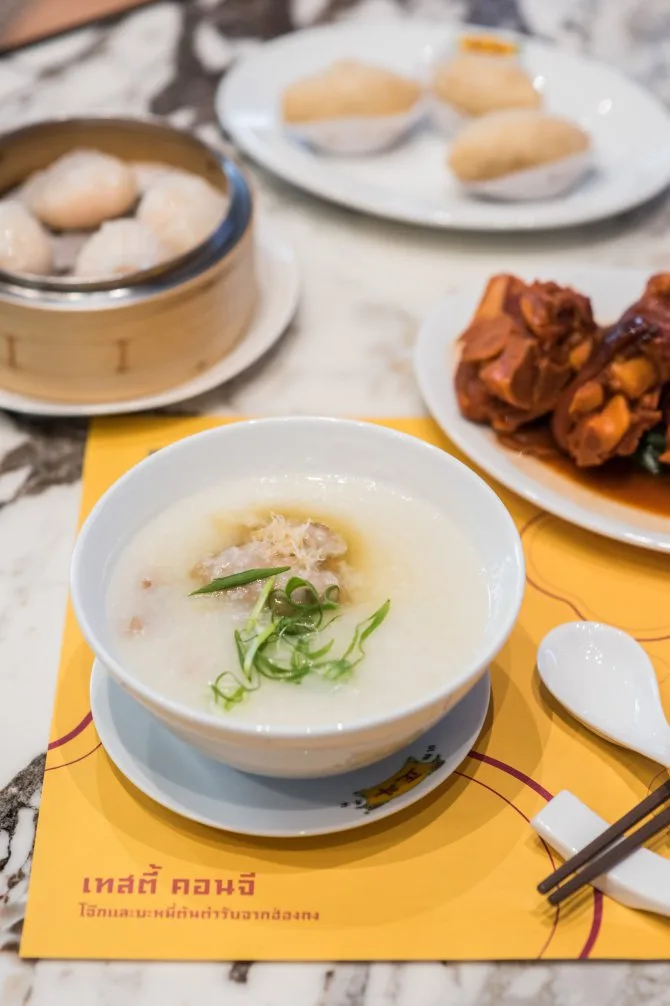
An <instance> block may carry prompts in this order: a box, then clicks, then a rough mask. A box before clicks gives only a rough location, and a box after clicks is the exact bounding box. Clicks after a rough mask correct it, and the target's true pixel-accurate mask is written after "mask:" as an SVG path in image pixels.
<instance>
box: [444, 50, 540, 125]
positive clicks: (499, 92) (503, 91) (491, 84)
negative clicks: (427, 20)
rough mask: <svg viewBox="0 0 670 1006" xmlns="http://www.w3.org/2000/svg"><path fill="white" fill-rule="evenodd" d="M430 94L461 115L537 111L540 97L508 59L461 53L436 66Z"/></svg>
mask: <svg viewBox="0 0 670 1006" xmlns="http://www.w3.org/2000/svg"><path fill="white" fill-rule="evenodd" d="M433 93H434V94H435V96H436V97H437V98H439V99H440V101H444V102H446V103H447V104H449V105H452V106H453V107H454V108H455V109H456V111H458V112H460V113H461V115H465V116H480V115H488V113H489V112H497V111H500V110H501V109H505V108H539V107H540V105H541V104H542V98H541V96H540V94H539V92H538V91H536V90H535V88H534V87H533V82H532V80H531V79H530V77H529V76H528V74H527V73H526V72H525V71H524V69H523V68H522V67H521V66H519V64H518V63H517V62H515V61H514V60H512V59H506V58H504V57H500V56H482V55H473V54H471V53H461V54H459V55H458V56H455V57H454V58H453V59H451V60H449V61H448V62H445V63H442V64H441V65H440V66H438V67H437V70H436V71H435V75H434V77H433Z"/></svg>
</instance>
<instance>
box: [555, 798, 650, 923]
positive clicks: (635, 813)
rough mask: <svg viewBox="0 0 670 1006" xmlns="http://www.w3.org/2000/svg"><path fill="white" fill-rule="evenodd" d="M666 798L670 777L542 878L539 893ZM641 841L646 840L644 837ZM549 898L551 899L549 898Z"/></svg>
mask: <svg viewBox="0 0 670 1006" xmlns="http://www.w3.org/2000/svg"><path fill="white" fill-rule="evenodd" d="M667 800H670V779H669V780H668V781H667V782H664V783H663V785H662V786H659V787H658V789H655V790H654V791H653V793H650V794H649V796H648V797H646V798H645V799H644V800H642V802H641V803H638V804H637V806H635V807H633V809H632V810H629V811H628V813H627V814H624V816H623V817H621V818H619V820H618V821H615V822H614V824H613V825H612V826H611V827H609V828H608V829H607V830H606V831H604V832H603V833H602V835H598V837H597V838H594V839H593V841H592V842H589V844H588V845H585V846H584V848H583V849H580V851H579V852H577V853H575V855H574V856H572V857H571V858H570V859H567V860H566V861H565V863H563V865H562V866H559V868H558V869H557V870H554V872H553V873H552V874H550V876H548V877H547V878H546V879H545V880H543V881H542V883H540V884H538V885H537V889H538V891H539V892H540V894H547V892H548V891H551V889H552V888H554V887H557V886H558V884H560V883H561V882H562V881H563V880H565V879H566V877H569V876H570V874H572V873H575V872H576V871H577V870H579V869H581V868H582V867H583V866H585V865H586V864H587V863H588V862H589V861H590V860H591V859H593V857H594V856H596V855H598V854H599V853H602V852H604V851H605V850H606V849H608V848H609V847H610V846H611V845H612V844H613V843H614V842H616V840H617V839H619V838H621V836H622V835H624V834H625V833H626V832H627V831H628V830H629V829H630V828H632V827H633V825H635V824H639V822H640V821H642V820H643V818H645V817H647V815H648V814H651V812H652V811H653V810H656V808H657V807H660V806H661V805H662V804H664V803H665V802H666V801H667ZM654 820H655V819H654ZM652 834H653V833H652ZM649 837H651V836H649ZM643 841H646V839H644V840H643ZM620 844H622V843H620ZM617 848H618V845H617ZM626 855H627V853H626ZM621 858H622V859H623V858H624V857H623V856H622V857H621ZM620 861H621V860H620V859H617V860H616V862H617V863H618V862H620ZM612 865H614V864H611V865H610V867H609V868H610V869H611V866H612ZM600 872H601V873H602V872H604V871H603V870H602V869H601V870H600ZM593 876H594V877H597V876H598V874H597V873H594V874H593ZM585 883H587V881H585ZM566 897H567V895H566ZM549 900H550V901H551V898H550V899H549ZM552 904H554V902H552Z"/></svg>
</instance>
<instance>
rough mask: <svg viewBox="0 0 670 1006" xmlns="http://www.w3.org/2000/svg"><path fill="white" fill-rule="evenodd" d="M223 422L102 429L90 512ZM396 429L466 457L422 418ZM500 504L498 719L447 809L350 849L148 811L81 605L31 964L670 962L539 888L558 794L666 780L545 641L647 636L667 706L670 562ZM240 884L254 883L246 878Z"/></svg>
mask: <svg viewBox="0 0 670 1006" xmlns="http://www.w3.org/2000/svg"><path fill="white" fill-rule="evenodd" d="M379 421H380V422H381V420H379ZM217 422H221V420H214V419H204V418H202V419H192V418H189V419H165V418H162V419H132V420H111V421H109V420H107V421H103V422H99V423H96V424H95V425H94V427H93V430H92V433H91V436H90V440H89V444H88V450H87V454H86V463H85V470H84V490H83V507H82V514H83V515H85V514H86V513H87V512H88V511H89V510H90V508H91V506H92V505H93V503H94V502H95V501H96V500H97V498H98V497H99V496H100V494H101V493H102V492H103V491H104V490H105V489H106V488H107V487H108V486H109V485H110V484H111V483H112V482H113V481H114V480H115V479H116V478H118V476H120V475H121V474H122V473H123V472H124V471H126V469H128V468H130V467H131V466H132V465H134V464H135V463H136V462H138V461H139V460H141V459H142V458H143V457H145V456H146V455H147V454H148V453H149V452H150V451H152V450H155V449H156V448H159V447H162V446H164V445H165V444H168V443H171V442H172V441H174V440H176V439H179V438H181V437H184V436H187V435H188V434H190V433H194V432H197V431H199V430H202V429H206V428H208V427H210V426H214V425H216V424H217ZM383 422H384V423H385V425H388V426H393V427H395V428H397V429H401V430H404V431H407V432H409V433H412V434H414V435H415V436H418V437H422V438H423V439H425V440H428V441H430V442H432V443H435V444H438V445H440V446H441V447H443V448H444V449H445V450H452V448H451V447H450V445H449V444H448V442H447V441H446V440H445V439H444V437H443V436H442V434H441V433H440V432H439V430H438V429H437V427H436V426H434V425H433V423H432V422H430V421H428V420H422V419H397V420H389V421H386V420H384V421H383ZM498 491H499V492H500V495H501V496H502V497H503V499H504V501H505V503H506V504H507V506H508V507H509V508H510V510H511V512H512V514H513V516H514V518H515V520H516V522H517V524H518V526H519V528H520V529H521V531H522V534H523V540H524V546H525V550H526V556H527V561H528V588H527V592H526V598H525V601H524V605H523V609H522V613H521V618H520V620H519V623H518V625H517V627H516V629H515V631H514V633H513V635H512V637H511V639H510V642H509V643H508V645H507V646H506V647H505V649H504V651H503V652H502V654H501V655H500V657H499V658H498V660H497V661H496V663H495V665H494V666H493V668H492V681H493V702H492V710H490V711H489V718H488V720H487V725H486V728H485V730H484V732H483V734H482V736H481V737H480V739H479V741H478V743H477V746H476V752H473V754H472V755H471V756H470V757H469V758H468V759H467V760H466V762H464V764H463V765H462V766H461V768H460V770H459V772H458V773H457V774H456V775H454V776H453V777H452V778H451V779H450V780H449V781H448V782H446V783H445V784H444V785H443V786H442V787H441V788H440V789H438V790H437V791H436V792H435V793H434V794H433V795H431V796H429V797H427V798H426V799H425V800H423V801H422V802H420V803H418V804H416V805H415V806H414V807H412V808H411V809H409V810H407V811H403V812H401V813H399V814H398V815H397V816H395V817H391V818H389V819H387V820H386V821H383V822H379V823H377V824H375V823H372V824H370V825H369V826H367V827H365V828H363V829H361V830H359V831H354V832H350V833H349V834H345V835H340V836H333V837H330V838H328V837H326V838H318V839H308V840H290V841H287V840H282V841H277V840H258V839H245V838H243V837H235V836H232V835H227V834H225V833H222V832H217V831H213V830H210V829H208V828H206V827H202V826H199V825H195V824H191V823H189V822H188V821H185V820H182V819H180V818H179V817H176V816H175V815H173V814H172V813H170V812H168V811H164V810H163V809H162V808H160V807H159V806H157V805H156V804H154V803H153V802H152V801H150V800H148V799H147V798H145V797H144V796H142V795H141V794H140V793H139V792H138V791H137V790H135V789H134V788H133V787H132V786H131V785H130V784H129V783H127V782H126V781H125V780H124V779H123V778H122V777H121V776H120V775H119V774H118V773H117V772H116V770H115V769H114V768H113V767H112V765H111V763H110V762H109V760H108V759H107V756H106V755H105V752H104V751H103V750H102V748H101V747H100V745H99V741H98V738H97V735H96V732H95V727H94V725H93V724H92V722H91V718H90V713H89V699H88V685H89V676H90V670H91V659H92V658H91V654H90V652H89V650H88V649H87V647H86V645H85V644H84V642H83V640H82V638H81V635H80V633H79V631H78V628H77V625H76V623H75V620H74V617H73V615H72V612H71V611H68V615H67V624H66V629H65V639H64V644H63V653H62V658H61V667H60V674H59V678H58V688H57V695H56V704H55V712H54V719H53V725H52V732H51V738H52V739H51V743H50V750H49V754H48V758H47V768H46V777H45V785H44V793H43V797H42V806H41V811H40V819H39V827H38V832H37V843H36V848H35V857H34V864H33V871H32V878H31V883H30V895H29V900H28V911H27V917H26V923H25V928H24V932H23V941H22V945H21V953H22V954H23V955H24V956H28V957H70V958H78V957H95V958H133V959H145V958H155V959H162V960H166V959H187V960H203V959H220V960H227V959H246V960H268V959H270V960H272V959H274V960H301V959H302V960H308V959H325V960H375V959H396V960H398V959H401V960H404V959H470V960H472V959H505V958H519V959H533V958H538V957H543V958H545V959H548V958H571V959H574V958H580V957H581V958H585V957H591V958H617V957H621V958H643V959H653V958H664V957H666V956H668V948H669V947H670V939H669V938H670V924H669V923H668V922H667V921H665V920H663V919H660V918H657V917H654V916H651V915H643V914H642V913H635V912H632V911H630V910H627V909H625V908H622V907H621V906H619V905H617V904H616V903H614V902H612V901H609V900H606V899H605V900H604V899H603V898H602V897H601V896H600V895H598V894H595V893H594V892H591V891H589V892H588V893H585V894H584V895H583V896H582V897H581V899H580V900H579V901H578V902H577V904H575V905H573V906H571V907H570V908H569V909H568V908H566V909H562V910H561V911H560V912H556V911H554V910H549V909H548V908H547V907H546V906H545V904H544V903H543V901H542V899H540V897H539V896H538V895H537V894H536V892H535V885H536V883H537V882H538V881H539V880H540V879H541V878H542V877H543V876H545V875H546V874H547V873H548V872H549V871H550V868H551V862H550V855H549V853H548V850H547V849H546V847H544V846H543V844H542V843H541V842H540V841H539V840H538V839H537V838H536V837H535V835H534V834H533V832H532V831H531V829H530V827H529V825H528V823H527V822H528V819H529V818H530V817H532V816H533V815H534V814H535V813H536V812H537V811H538V810H540V808H541V807H542V805H543V803H544V801H545V800H546V799H548V798H549V796H550V795H551V794H555V793H557V792H558V791H559V790H561V789H563V788H567V789H570V790H572V791H573V792H574V793H576V794H577V795H578V796H579V797H581V798H582V799H583V800H584V801H585V802H586V803H587V804H588V805H589V806H590V807H592V808H593V809H594V810H595V811H597V812H598V813H599V814H600V815H601V816H602V817H603V818H605V819H610V820H613V819H614V818H616V817H618V816H619V815H620V814H622V813H623V812H624V811H625V810H626V809H627V808H629V807H630V806H631V805H632V804H633V803H634V802H636V801H637V800H639V799H641V798H642V796H643V795H644V794H645V793H646V791H647V790H648V788H649V787H650V786H651V785H652V783H653V782H654V781H655V776H656V775H657V770H656V768H655V766H654V765H652V764H651V763H650V762H648V761H646V760H644V759H643V758H639V757H637V756H635V755H631V754H627V753H626V752H624V751H622V750H620V749H618V748H615V747H614V746H613V745H610V744H607V743H606V742H605V741H601V740H599V739H597V738H596V737H594V736H593V735H592V734H589V733H588V732H586V731H585V730H582V729H581V728H580V727H579V725H578V724H577V723H576V722H575V721H573V720H571V719H570V718H569V717H567V716H566V715H564V714H563V713H562V712H561V711H560V710H559V709H557V708H556V707H555V706H554V705H553V704H552V701H551V700H550V699H549V697H548V696H547V695H546V694H545V693H543V691H542V690H541V688H540V687H539V685H538V679H537V676H536V673H535V671H534V664H535V653H536V648H537V644H538V643H539V641H540V639H541V638H542V636H543V635H544V634H545V633H546V632H547V631H548V630H549V629H550V628H551V627H552V626H554V625H556V624H558V623H559V622H562V621H565V620H567V619H571V618H575V617H584V618H595V619H600V620H604V621H608V622H612V623H614V624H616V625H620V626H621V627H623V628H625V629H627V630H628V631H630V632H632V633H633V634H634V635H635V636H637V637H638V638H639V639H641V640H642V641H643V642H644V644H645V646H646V647H647V649H648V651H649V653H650V655H651V657H652V659H653V661H654V663H655V666H656V668H657V670H658V672H659V677H660V679H661V687H662V690H663V689H664V690H665V701H666V705H667V707H668V708H670V683H669V681H668V674H669V671H670V613H669V610H668V603H667V597H668V594H667V582H668V579H667V578H668V571H669V569H670V561H669V560H668V558H667V557H663V556H660V555H655V554H653V553H649V552H644V551H641V550H634V549H632V548H629V547H628V546H624V545H618V544H616V543H613V542H608V541H606V540H605V539H602V538H597V537H595V536H593V535H589V534H587V533H585V532H582V531H579V530H577V529H575V528H571V527H570V526H568V525H567V524H564V523H562V522H561V521H559V520H557V519H555V518H553V517H550V516H548V515H546V514H543V513H541V512H539V511H538V510H536V509H535V508H534V507H532V506H531V505H530V504H528V503H525V502H523V501H521V500H519V499H517V498H516V497H514V496H513V495H512V494H510V493H507V492H505V491H504V490H500V489H499V487H498ZM380 781H382V780H380ZM242 874H254V875H255V877H254V878H253V884H250V883H249V881H247V882H246V884H245V882H244V880H243V879H241V875H242ZM185 881H188V884H187V883H185ZM217 881H219V883H218V884H217ZM229 882H230V883H229ZM251 886H253V893H249V890H250V887H251ZM187 888H188V893H185V891H186V889H187ZM229 892H230V893H229ZM245 892H246V893H245Z"/></svg>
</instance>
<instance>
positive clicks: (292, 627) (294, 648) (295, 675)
mask: <svg viewBox="0 0 670 1006" xmlns="http://www.w3.org/2000/svg"><path fill="white" fill-rule="evenodd" d="M289 568H290V567H286V566H281V567H278V568H275V569H250V570H246V572H244V573H235V574H234V575H233V576H228V577H223V578H221V579H219V580H213V581H212V583H210V584H208V585H207V586H206V587H201V588H200V590H197V591H194V592H193V593H194V594H203V593H206V594H210V593H215V592H216V591H219V590H230V589H232V588H234V587H240V586H244V585H245V584H247V583H254V582H255V581H257V580H263V579H264V580H266V581H267V582H266V583H265V584H264V585H263V589H262V590H261V592H260V594H259V596H258V598H257V600H256V602H255V604H254V607H253V609H252V611H251V613H250V615H249V618H248V619H247V621H246V622H245V624H244V626H243V627H242V628H241V629H237V630H236V631H235V648H236V651H237V659H238V663H239V669H240V673H239V674H236V673H234V672H233V671H224V672H223V673H222V674H220V675H219V676H218V678H217V679H216V680H215V681H214V682H212V684H211V685H210V688H211V691H212V695H213V697H214V700H215V701H216V702H217V703H219V704H220V705H222V706H223V707H224V709H225V710H226V711H229V710H230V709H232V708H233V707H234V706H236V705H238V704H239V703H240V702H242V701H243V700H244V698H245V696H246V695H247V693H249V692H254V691H256V689H258V688H259V687H260V684H261V681H262V679H263V678H269V679H272V680H273V681H283V682H286V683H289V684H295V685H299V684H300V683H301V682H302V681H303V680H304V679H305V678H306V677H307V676H308V675H310V674H315V675H317V676H319V677H321V678H324V679H326V680H328V681H336V680H341V679H344V678H346V677H349V676H350V675H351V674H352V673H353V671H354V669H355V668H356V667H357V666H358V664H360V662H361V661H362V660H363V659H364V657H365V647H364V645H363V644H364V643H365V641H366V640H367V639H368V638H369V637H370V636H371V635H372V633H373V632H375V631H376V630H377V629H378V628H379V626H380V625H381V624H382V622H383V621H384V619H385V618H386V616H387V615H388V613H389V610H390V607H391V602H390V600H388V601H385V602H384V604H382V606H381V607H380V608H378V609H377V611H375V612H374V613H373V614H372V615H370V617H369V618H366V619H365V621H363V622H360V623H359V624H358V625H357V626H356V628H355V629H354V634H353V637H352V639H351V642H350V643H349V645H348V647H347V649H346V650H345V651H344V653H343V654H342V656H340V657H333V656H331V654H332V649H333V646H334V644H335V640H334V639H330V640H328V639H324V635H323V633H324V632H325V630H326V629H328V628H329V626H330V625H332V623H333V622H334V621H335V620H336V619H337V618H339V617H340V615H339V610H340V588H339V587H338V586H337V585H336V584H332V585H330V586H328V587H327V588H326V590H325V591H324V592H323V594H319V591H318V590H317V588H316V587H315V586H314V584H313V583H310V582H309V580H305V579H304V578H303V577H300V576H292V577H290V579H289V580H288V582H287V584H286V586H285V587H284V588H278V587H275V579H276V576H278V575H279V574H280V573H285V572H287V570H288V569H289ZM326 613H328V615H327V617H325V619H324V615H326Z"/></svg>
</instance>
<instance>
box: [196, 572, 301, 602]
mask: <svg viewBox="0 0 670 1006" xmlns="http://www.w3.org/2000/svg"><path fill="white" fill-rule="evenodd" d="M290 568H291V567H290V566H277V567H275V568H274V569H245V570H244V571H243V572H242V573H231V575H230V576H220V577H219V578H218V579H217V580H212V581H211V583H206V584H205V586H204V587H198V589H197V590H192V591H191V593H190V594H189V595H188V596H189V597H195V596H196V594H218V593H219V591H221V590H235V588H236V587H246V586H247V584H249V583H256V581H257V580H267V579H269V577H271V576H278V575H279V574H280V573H287V572H288V571H289V569H290Z"/></svg>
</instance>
